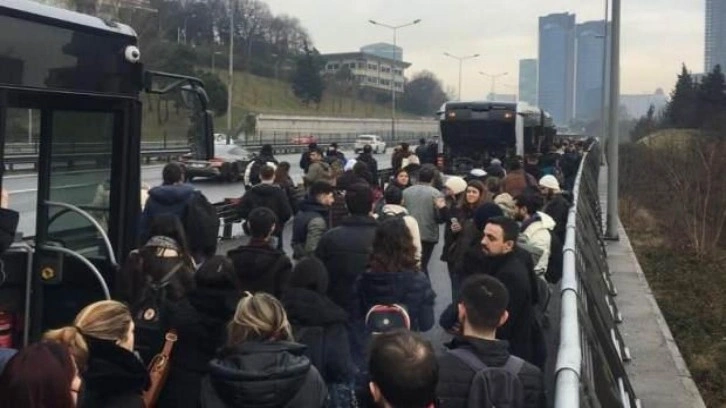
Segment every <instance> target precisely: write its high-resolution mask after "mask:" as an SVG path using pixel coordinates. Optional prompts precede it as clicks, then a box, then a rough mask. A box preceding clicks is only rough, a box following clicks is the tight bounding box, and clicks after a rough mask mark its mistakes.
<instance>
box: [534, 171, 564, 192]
mask: <svg viewBox="0 0 726 408" xmlns="http://www.w3.org/2000/svg"><path fill="white" fill-rule="evenodd" d="M539 185H540V187H545V188H549V189H550V190H554V191H555V192H556V193H559V192H560V183H559V182H558V181H557V178H556V177H555V176H553V175H551V174H548V175H546V176H543V177H542V178H541V179H539Z"/></svg>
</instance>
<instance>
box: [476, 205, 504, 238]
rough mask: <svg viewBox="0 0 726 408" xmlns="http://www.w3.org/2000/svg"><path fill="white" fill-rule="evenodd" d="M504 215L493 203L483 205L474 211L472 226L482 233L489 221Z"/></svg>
mask: <svg viewBox="0 0 726 408" xmlns="http://www.w3.org/2000/svg"><path fill="white" fill-rule="evenodd" d="M502 215H504V212H502V209H501V208H499V206H498V205H496V204H493V203H484V204H482V205H480V206H479V208H477V209H476V210H474V225H476V229H477V230H478V231H482V230H483V229H484V227H485V226H486V225H487V222H489V220H490V219H492V218H494V217H501V216H502Z"/></svg>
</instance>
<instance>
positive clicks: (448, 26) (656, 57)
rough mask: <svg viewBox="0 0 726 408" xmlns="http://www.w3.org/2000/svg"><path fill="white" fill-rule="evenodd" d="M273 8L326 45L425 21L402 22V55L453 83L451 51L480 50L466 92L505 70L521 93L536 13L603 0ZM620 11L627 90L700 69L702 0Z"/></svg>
mask: <svg viewBox="0 0 726 408" xmlns="http://www.w3.org/2000/svg"><path fill="white" fill-rule="evenodd" d="M266 1H267V3H268V4H269V5H270V7H271V8H272V11H273V12H274V13H276V14H282V13H284V14H289V15H292V16H295V17H298V18H299V19H300V20H301V22H302V24H303V25H304V26H305V27H306V28H307V29H308V30H309V32H310V35H311V36H312V38H313V41H314V42H315V46H316V47H317V48H318V49H319V50H320V52H322V53H330V52H344V51H356V50H358V49H359V48H360V46H361V45H365V44H369V43H374V42H381V41H386V42H390V41H391V37H392V34H391V31H390V30H388V29H384V28H382V27H376V26H373V25H371V24H370V23H368V20H369V19H374V20H378V21H380V22H383V23H387V24H391V25H394V24H403V23H406V22H408V21H412V20H414V19H417V18H420V19H421V20H422V21H421V23H420V24H418V25H416V26H413V27H409V28H404V29H402V30H400V31H399V36H398V44H399V45H400V46H402V47H403V52H404V54H403V55H404V59H405V60H406V61H409V62H411V63H412V64H413V65H412V66H411V68H409V69H408V70H407V71H406V75H407V76H409V77H410V76H411V75H412V74H414V73H416V72H417V71H420V70H424V69H426V70H430V71H433V72H434V73H435V74H436V75H437V76H439V78H441V79H442V80H443V81H444V84H445V86H446V87H453V88H456V86H457V82H458V62H457V61H456V60H453V59H451V58H448V57H445V56H444V55H443V52H449V53H451V54H454V55H471V54H476V53H478V54H481V57H479V58H478V59H475V60H470V61H466V62H464V69H463V72H464V73H463V82H464V84H463V86H462V88H463V93H462V97H463V98H464V99H466V98H481V97H483V96H484V95H485V94H486V93H488V92H489V87H490V80H489V79H488V78H485V77H483V76H481V75H479V71H483V72H487V73H499V72H508V75H507V76H505V77H503V78H501V79H500V80H499V81H498V85H497V92H498V93H504V92H507V93H516V91H517V90H516V85H517V77H518V61H519V60H520V59H521V58H536V57H537V31H538V17H539V16H542V15H546V14H549V13H555V12H557V13H559V12H571V13H575V14H577V22H578V23H581V22H584V21H588V20H596V19H602V16H603V15H604V7H605V6H604V1H603V0H497V1H494V0H443V1H442V0H305V1H301V0H266ZM622 3H623V10H622V17H623V27H622V43H621V44H622V50H621V65H622V79H621V81H622V83H621V85H622V87H621V90H622V92H624V93H653V92H654V91H655V89H656V88H659V87H661V88H664V90H665V91H666V92H669V91H670V89H671V88H672V86H673V84H674V83H675V79H676V75H677V73H678V72H679V70H680V64H681V63H686V65H687V66H688V67H689V69H691V70H692V71H693V72H701V71H702V70H703V58H704V57H703V53H704V51H703V49H704V45H703V42H704V21H705V17H704V7H705V5H704V4H705V0H625V1H623V2H622Z"/></svg>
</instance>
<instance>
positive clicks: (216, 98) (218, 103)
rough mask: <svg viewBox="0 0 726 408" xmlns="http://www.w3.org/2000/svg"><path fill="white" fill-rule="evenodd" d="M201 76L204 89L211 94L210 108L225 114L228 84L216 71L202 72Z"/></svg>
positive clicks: (208, 94)
mask: <svg viewBox="0 0 726 408" xmlns="http://www.w3.org/2000/svg"><path fill="white" fill-rule="evenodd" d="M199 78H200V79H201V80H202V81H204V89H205V90H206V91H207V96H209V109H211V110H212V111H213V112H214V113H215V114H217V115H223V114H224V113H225V112H227V98H228V97H229V93H228V92H227V86H226V85H225V84H224V82H222V80H221V79H219V77H218V76H217V75H216V74H214V73H209V72H202V73H200V74H199Z"/></svg>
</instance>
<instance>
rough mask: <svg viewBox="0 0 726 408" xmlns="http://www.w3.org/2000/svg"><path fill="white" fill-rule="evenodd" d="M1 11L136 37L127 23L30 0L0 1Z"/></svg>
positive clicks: (22, 16) (21, 16)
mask: <svg viewBox="0 0 726 408" xmlns="http://www.w3.org/2000/svg"><path fill="white" fill-rule="evenodd" d="M0 11H1V12H2V13H1V14H8V15H15V16H16V17H20V18H24V19H35V20H55V21H56V22H60V23H61V24H63V23H65V24H70V25H74V26H77V27H79V26H80V27H85V28H90V29H92V30H97V31H98V30H100V31H104V32H107V33H113V34H120V35H125V36H128V37H133V38H136V32H135V31H134V29H133V28H131V27H129V26H127V25H126V24H121V23H117V22H113V21H106V20H102V19H100V18H98V17H93V16H89V15H87V14H81V13H77V12H75V11H70V10H65V9H62V8H58V7H52V6H47V5H45V4H40V3H37V2H35V1H30V0H3V1H2V2H1V3H0Z"/></svg>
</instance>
